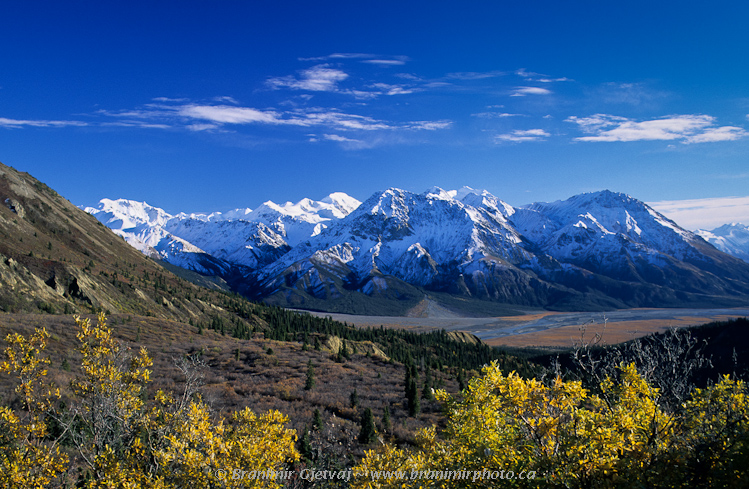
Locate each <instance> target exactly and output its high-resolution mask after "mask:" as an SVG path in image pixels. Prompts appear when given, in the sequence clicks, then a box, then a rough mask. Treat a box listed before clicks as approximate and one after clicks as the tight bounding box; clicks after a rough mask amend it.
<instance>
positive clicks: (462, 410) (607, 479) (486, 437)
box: [357, 364, 749, 488]
mask: <svg viewBox="0 0 749 489" xmlns="http://www.w3.org/2000/svg"><path fill="white" fill-rule="evenodd" d="M619 370H620V375H619V376H618V378H617V379H611V378H607V379H606V380H605V381H604V382H603V383H602V384H601V385H600V386H599V387H600V389H599V392H597V393H591V392H589V391H587V390H586V389H584V388H583V387H582V384H581V383H580V382H576V381H563V380H561V379H560V378H556V379H554V380H552V381H551V382H548V383H542V382H539V381H538V380H535V379H524V378H521V377H519V376H518V375H516V374H514V373H511V374H509V375H505V374H503V373H502V371H501V370H500V369H499V368H498V367H497V365H496V364H493V365H490V366H487V367H485V368H484V370H483V375H482V376H481V377H477V378H475V379H473V380H472V381H471V383H470V385H469V387H468V389H467V390H466V391H464V393H463V396H462V397H461V398H454V397H452V396H450V395H448V394H447V393H446V392H444V391H437V393H436V395H437V397H438V398H439V399H440V400H441V401H442V402H444V404H445V409H446V415H447V417H448V426H447V428H446V430H445V431H444V433H442V434H441V435H438V434H437V432H436V431H435V430H434V429H433V428H430V429H426V430H423V431H422V432H421V434H420V441H419V446H418V447H417V448H415V449H411V450H409V449H403V448H398V447H394V446H391V445H386V446H384V447H383V448H381V449H378V450H372V451H369V452H367V455H366V458H365V459H364V460H363V461H362V463H361V464H360V466H359V467H357V470H359V471H361V472H370V473H371V472H372V471H391V472H397V471H400V472H401V473H404V474H421V475H422V476H426V477H427V478H426V479H425V478H424V477H420V478H418V479H409V478H408V477H406V478H405V479H397V478H393V479H391V480H384V479H379V480H371V479H367V478H363V479H359V480H358V484H359V485H358V487H367V488H384V487H399V488H400V487H446V488H447V487H449V488H459V487H471V488H474V487H498V486H500V485H501V487H528V488H557V487H560V488H562V487H565V488H618V487H621V488H658V487H664V488H666V487H669V488H671V487H685V488H686V487H703V488H704V487H716V488H717V487H721V488H730V487H736V488H739V487H746V479H745V477H746V473H747V472H746V471H747V467H749V417H748V416H749V399H747V388H746V385H745V384H744V383H743V382H741V381H736V380H732V379H730V378H728V377H724V378H723V379H722V380H721V381H720V382H718V383H717V384H715V385H713V386H711V387H708V388H706V389H696V390H695V391H694V392H693V393H692V395H691V397H690V398H689V399H688V400H687V401H686V402H685V403H683V404H682V406H680V408H679V409H678V410H676V411H674V412H669V411H666V410H665V409H663V408H662V407H661V406H660V405H659V392H658V389H655V388H653V387H652V386H650V385H649V384H648V383H647V382H646V381H645V380H644V379H643V378H642V377H641V376H640V375H639V374H638V373H637V371H636V369H635V367H634V365H633V364H629V365H621V366H620V369H619ZM487 469H488V470H489V471H495V472H501V471H502V473H503V474H504V475H505V478H504V479H503V480H501V481H500V480H492V479H488V478H484V479H480V478H479V479H477V480H474V479H473V478H471V477H469V478H464V479H462V480H461V479H452V480H445V479H441V478H439V476H444V475H445V474H452V475H455V474H460V471H479V472H480V471H483V470H487ZM449 471H453V472H449ZM521 474H522V475H521ZM429 475H434V476H437V477H436V478H433V479H429V478H428V476H429ZM510 475H512V477H510ZM531 476H532V477H531ZM521 477H522V478H521Z"/></svg>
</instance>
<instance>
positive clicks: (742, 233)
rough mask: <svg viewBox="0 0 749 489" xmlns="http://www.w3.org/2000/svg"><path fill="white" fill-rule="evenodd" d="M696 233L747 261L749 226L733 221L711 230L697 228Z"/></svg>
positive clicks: (722, 249)
mask: <svg viewBox="0 0 749 489" xmlns="http://www.w3.org/2000/svg"><path fill="white" fill-rule="evenodd" d="M697 234H699V235H700V236H702V238H703V239H704V240H705V241H707V242H708V243H710V244H711V245H713V246H715V247H716V248H718V249H719V250H720V251H723V252H725V253H728V254H729V255H733V256H735V257H737V258H741V259H742V260H744V261H746V262H749V226H747V225H745V224H741V223H736V222H734V223H732V224H724V225H722V226H720V227H717V228H715V229H713V230H712V231H707V230H705V229H698V230H697Z"/></svg>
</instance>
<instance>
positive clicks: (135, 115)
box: [99, 103, 452, 132]
mask: <svg viewBox="0 0 749 489" xmlns="http://www.w3.org/2000/svg"><path fill="white" fill-rule="evenodd" d="M99 114H100V115H103V116H107V117H110V118H114V119H118V120H116V121H115V122H108V124H111V125H115V124H128V125H135V124H140V125H141V127H157V126H159V127H161V126H163V127H174V128H179V127H183V128H185V129H187V130H189V131H217V130H224V129H225V128H227V127H229V126H235V127H240V126H252V125H265V126H297V127H322V128H328V129H334V130H339V131H359V132H374V131H391V132H392V131H398V130H409V131H412V130H417V131H435V130H440V129H447V128H449V127H450V126H451V124H452V121H447V120H436V121H405V122H403V121H399V122H395V121H386V120H381V119H377V118H374V117H371V116H367V115H361V114H353V113H350V112H345V111H343V110H340V109H337V108H325V107H307V108H294V109H292V110H285V111H281V110H271V109H259V108H255V107H243V106H234V105H225V104H210V103H179V104H148V105H146V106H144V107H141V108H138V109H132V110H123V111H120V112H113V111H99Z"/></svg>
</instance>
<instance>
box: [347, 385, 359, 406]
mask: <svg viewBox="0 0 749 489" xmlns="http://www.w3.org/2000/svg"><path fill="white" fill-rule="evenodd" d="M349 404H351V407H352V408H355V407H357V406H358V405H359V393H358V392H357V391H356V387H354V390H353V391H352V392H351V395H350V396H349Z"/></svg>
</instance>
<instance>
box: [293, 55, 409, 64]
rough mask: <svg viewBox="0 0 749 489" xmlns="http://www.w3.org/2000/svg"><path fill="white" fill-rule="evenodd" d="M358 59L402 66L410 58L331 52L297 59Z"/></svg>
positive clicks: (361, 61)
mask: <svg viewBox="0 0 749 489" xmlns="http://www.w3.org/2000/svg"><path fill="white" fill-rule="evenodd" d="M351 59H353V60H358V61H359V62H360V63H367V64H372V65H380V66H403V65H404V64H406V63H407V62H408V61H410V58H409V57H408V56H402V55H381V54H370V53H333V54H328V55H326V56H315V57H313V58H299V61H331V60H351Z"/></svg>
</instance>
